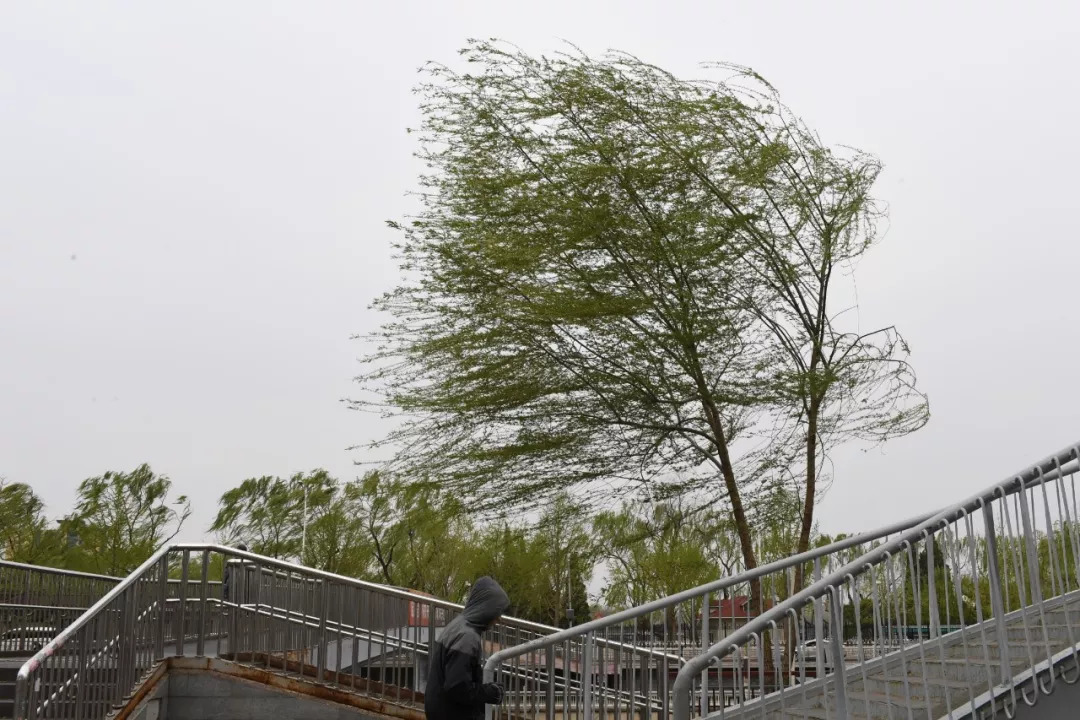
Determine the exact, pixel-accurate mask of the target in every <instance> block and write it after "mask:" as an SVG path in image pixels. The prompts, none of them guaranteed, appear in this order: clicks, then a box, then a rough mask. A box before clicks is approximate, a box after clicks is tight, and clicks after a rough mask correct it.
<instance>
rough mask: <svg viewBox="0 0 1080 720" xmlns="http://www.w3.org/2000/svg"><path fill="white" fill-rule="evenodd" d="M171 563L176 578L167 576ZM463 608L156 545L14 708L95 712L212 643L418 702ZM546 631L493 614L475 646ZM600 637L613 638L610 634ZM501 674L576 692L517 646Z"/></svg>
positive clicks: (45, 653) (68, 637) (48, 651)
mask: <svg viewBox="0 0 1080 720" xmlns="http://www.w3.org/2000/svg"><path fill="white" fill-rule="evenodd" d="M213 555H220V556H223V558H222V559H223V561H224V564H225V565H226V566H227V567H230V568H231V569H232V573H231V577H230V582H229V590H228V593H227V595H228V598H227V599H226V598H225V597H224V593H223V592H222V591H221V590H220V589H218V588H217V587H216V586H215V584H214V583H211V582H210V581H209V580H208V578H207V568H209V567H210V565H211V563H210V560H211V556H213ZM195 561H197V562H195ZM170 570H173V571H174V572H178V573H179V575H180V578H179V579H178V580H175V581H170V580H168V576H169V574H170ZM462 609H463V608H462V606H460V605H458V604H455V603H449V602H445V601H442V600H438V599H436V598H432V597H427V596H423V595H419V594H416V593H412V592H409V591H405V590H400V589H397V588H389V587H385V586H381V585H376V584H372V583H366V582H363V581H359V580H355V579H352V578H346V577H342V576H338V575H334V574H332V573H327V572H321V571H317V570H312V569H310V568H305V567H301V566H298V565H294V564H292V563H288V562H284V561H280V560H274V559H270V558H265V557H261V556H258V555H254V554H251V553H245V552H239V551H236V550H233V549H231V548H226V547H220V546H216V545H177V546H173V547H169V548H163V549H162V550H160V551H158V552H157V553H155V555H154V556H153V557H151V558H150V559H149V560H147V561H146V563H144V564H143V565H142V566H141V567H140V568H138V569H137V570H136V571H135V572H134V573H133V574H132V575H131V576H129V577H128V578H126V579H124V580H123V581H122V582H120V583H118V584H116V585H115V586H114V587H113V588H112V589H111V590H109V592H108V593H106V594H105V595H104V596H103V597H102V598H100V599H99V600H98V601H97V602H96V603H94V604H93V606H91V607H90V608H89V609H88V610H87V611H85V612H84V613H83V614H82V615H81V616H80V617H79V618H77V619H76V620H74V622H71V623H70V624H68V625H67V626H66V627H65V628H64V629H63V630H62V631H61V632H60V633H59V634H58V635H57V636H56V637H55V638H53V639H52V640H50V641H49V642H48V644H47V645H46V646H45V647H44V648H43V649H42V650H40V651H39V652H37V653H36V654H35V655H34V657H33V658H32V659H31V660H29V661H28V662H27V663H26V664H25V665H24V666H23V667H22V669H21V670H20V672H19V675H18V678H17V683H16V702H15V717H16V718H21V719H26V720H29V719H31V718H34V719H36V718H57V717H64V718H76V719H77V720H87V719H97V718H103V717H105V716H106V715H108V714H109V713H110V712H112V711H113V709H114V708H115V707H117V706H119V705H122V704H123V703H124V702H125V698H126V697H127V696H128V694H129V693H131V692H132V691H133V689H134V688H136V687H137V685H138V684H139V682H140V681H141V679H142V678H143V677H144V676H145V675H146V674H147V673H148V672H149V671H150V670H151V669H152V668H153V667H154V666H155V665H156V664H157V663H158V662H159V661H160V660H161V659H162V658H166V657H170V656H208V655H217V656H220V657H223V658H226V659H229V660H232V661H235V662H238V663H242V664H247V665H253V666H256V667H260V668H265V669H268V670H271V671H274V672H278V673H285V674H289V675H295V676H297V677H303V678H307V679H311V680H313V681H315V682H320V683H331V684H337V685H339V686H341V687H344V688H347V689H349V690H352V691H354V692H359V693H364V694H369V695H372V696H378V697H379V698H380V699H383V700H391V701H394V700H397V701H401V702H415V701H417V700H418V699H419V696H418V695H417V693H416V690H417V689H418V688H422V687H423V684H424V681H425V675H426V670H427V658H428V657H429V653H430V650H431V647H432V646H433V644H434V642H435V637H436V633H437V632H438V629H439V628H440V627H443V626H445V625H446V624H447V623H448V622H450V620H452V619H453V618H454V617H455V616H456V615H457V614H459V613H460V612H461V611H462ZM555 631H556V628H552V627H548V626H545V625H540V624H537V623H532V622H528V621H523V620H517V619H512V618H504V619H502V620H501V621H500V622H499V623H497V624H496V626H495V627H494V628H493V629H492V631H491V632H490V633H488V634H487V636H486V638H485V645H486V651H487V652H489V653H490V652H497V651H498V650H500V649H501V648H503V647H506V646H510V645H517V644H522V643H527V642H529V641H531V640H534V639H536V638H537V637H540V636H543V635H546V634H549V633H552V632H555ZM602 645H603V647H604V648H605V649H606V650H608V651H611V652H617V651H619V650H621V649H623V646H622V645H620V644H619V643H616V642H604V643H602ZM650 654H651V655H653V656H655V655H657V654H658V653H656V652H651V653H650ZM580 655H581V650H580V648H579V647H578V646H577V645H574V644H571V645H570V646H569V655H568V656H567V657H566V658H563V657H559V658H558V661H557V664H558V665H559V669H561V668H562V666H563V665H567V666H573V663H574V662H575V661H576V658H578V657H579V656H580ZM502 672H503V674H504V676H505V677H506V678H507V679H508V681H511V682H513V683H516V685H517V687H518V690H517V691H516V692H518V693H521V692H522V690H521V688H528V687H532V686H533V685H535V684H537V683H547V684H549V685H551V686H552V687H553V688H555V689H556V690H557V691H558V692H560V693H563V692H571V693H580V687H579V685H578V683H577V682H576V681H575V679H574V678H573V677H572V676H571V674H570V673H568V674H567V675H566V677H565V678H564V677H558V672H551V668H550V667H548V666H538V665H536V664H534V663H530V662H529V661H528V659H527V658H523V657H521V656H517V657H516V658H515V660H514V662H511V663H508V665H507V666H506V667H505V668H502ZM513 692H514V691H512V692H511V694H510V695H509V697H514V695H513Z"/></svg>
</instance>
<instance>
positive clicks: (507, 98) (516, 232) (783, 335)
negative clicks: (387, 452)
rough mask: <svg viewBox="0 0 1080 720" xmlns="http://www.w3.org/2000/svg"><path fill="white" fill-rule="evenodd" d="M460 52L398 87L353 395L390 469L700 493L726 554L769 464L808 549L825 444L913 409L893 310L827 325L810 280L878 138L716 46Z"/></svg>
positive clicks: (866, 180)
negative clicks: (387, 200)
mask: <svg viewBox="0 0 1080 720" xmlns="http://www.w3.org/2000/svg"><path fill="white" fill-rule="evenodd" d="M462 56H463V58H462V59H463V60H464V61H465V62H464V67H465V71H455V70H451V69H450V68H447V67H444V66H437V65H433V66H429V67H428V68H427V69H426V79H425V81H424V82H423V83H422V84H421V85H420V87H419V88H418V92H419V95H420V97H421V98H422V105H421V108H422V111H423V116H424V122H423V125H422V126H421V127H420V128H419V129H418V130H417V131H416V132H417V135H418V137H419V139H420V147H421V150H420V157H421V158H422V159H423V161H424V162H425V164H426V167H427V171H426V172H425V174H424V175H423V176H422V177H421V179H420V186H421V189H420V192H419V193H418V197H419V200H420V210H419V212H418V213H417V214H416V216H415V217H412V218H409V219H408V220H407V221H405V222H401V223H392V226H393V227H394V228H396V229H398V230H399V231H400V236H399V237H400V241H399V242H398V244H397V250H398V252H399V257H400V260H401V267H402V271H403V278H404V279H403V281H402V284H401V285H400V286H399V287H398V288H397V289H396V290H394V291H392V292H390V293H388V294H386V295H385V296H383V297H381V298H380V299H379V300H377V301H376V303H375V306H376V308H378V309H380V310H383V311H385V312H386V313H388V314H389V316H390V318H391V319H390V320H389V321H388V322H387V324H386V325H384V327H383V329H382V331H381V332H380V333H378V334H377V337H376V338H375V341H376V342H377V344H378V349H377V350H376V351H375V352H373V353H372V354H371V355H370V356H369V357H368V358H366V361H367V362H368V369H367V370H366V371H365V373H364V374H363V375H362V376H361V377H360V382H361V384H362V385H363V388H364V395H363V396H362V397H360V398H359V399H357V400H355V401H353V406H354V407H356V408H358V409H372V408H380V409H381V410H382V411H383V412H385V413H386V414H387V415H388V416H391V417H393V418H394V419H395V423H394V425H393V427H394V428H395V429H394V430H393V431H392V432H391V433H389V434H388V436H387V437H385V438H382V439H381V440H380V442H379V443H376V445H382V446H384V447H390V448H393V449H394V452H395V455H394V458H393V460H392V461H391V462H390V463H389V467H388V471H390V472H393V473H398V474H403V475H404V476H406V477H410V476H411V477H424V478H427V479H428V480H434V481H438V482H440V483H442V484H443V485H444V486H445V487H446V488H448V489H450V490H451V491H453V492H455V493H458V494H459V495H460V496H461V497H463V498H465V499H466V501H467V502H469V503H471V504H472V505H473V507H475V508H477V509H499V510H502V511H511V510H513V509H516V508H521V507H531V506H535V505H536V504H538V503H542V502H543V501H544V500H545V499H549V498H552V497H555V496H556V495H557V494H558V493H560V492H562V491H564V490H566V489H568V488H573V489H574V491H575V493H576V494H577V495H578V496H579V497H582V498H584V499H586V500H587V501H588V500H591V501H596V502H597V503H603V504H610V503H612V502H614V501H615V499H616V497H617V496H618V495H620V494H625V493H631V492H634V493H637V492H640V491H641V489H642V485H645V486H648V487H647V488H646V490H647V492H648V494H649V496H651V497H652V498H654V499H658V498H659V499H663V498H668V497H672V496H679V495H683V494H686V493H695V494H698V495H703V496H705V497H707V498H709V499H715V500H722V501H723V502H725V503H726V505H727V506H728V507H730V511H731V514H732V520H733V521H734V525H735V528H736V531H737V534H738V537H739V543H740V545H741V551H742V555H743V559H744V562H745V566H746V567H754V566H756V565H757V559H756V557H755V554H754V542H753V540H752V526H753V524H754V517H752V512H751V510H750V508H751V507H752V506H753V503H751V502H750V500H751V498H752V497H753V496H754V494H755V493H756V492H757V491H758V490H760V489H762V488H764V487H769V486H773V485H775V484H776V483H784V484H785V485H787V486H789V487H790V486H792V485H794V486H796V487H798V488H799V489H800V493H801V495H800V497H801V498H802V500H803V506H804V513H803V518H802V528H801V533H800V534H799V542H798V547H796V548H792V549H793V550H800V549H805V548H806V546H807V544H808V542H809V537H810V530H811V527H812V522H813V508H814V503H815V500H816V492H817V490H816V488H817V484H818V478H819V474H820V468H821V467H822V463H823V458H824V456H825V453H826V452H827V451H828V449H829V448H830V447H832V446H833V445H835V444H836V443H837V442H840V441H843V440H845V439H848V438H852V437H858V438H865V439H870V440H875V441H877V440H884V439H887V438H889V437H893V436H896V435H900V434H904V433H907V432H910V431H912V430H914V429H917V428H918V427H920V426H921V425H922V424H923V423H925V421H926V418H927V405H926V402H925V398H924V397H923V396H922V395H921V394H920V393H918V392H917V391H916V389H915V385H914V375H913V373H912V371H911V369H910V367H909V366H908V364H907V362H906V347H905V346H904V345H903V342H902V340H901V339H900V337H899V335H897V333H896V332H895V331H894V330H893V329H891V328H884V329H881V330H876V331H874V332H869V333H857V332H854V333H853V332H850V331H848V330H846V329H845V328H842V327H839V324H840V321H841V320H844V319H845V317H850V315H848V316H843V315H842V313H841V311H843V310H848V309H849V307H848V306H847V305H846V304H845V305H843V306H842V307H834V305H837V303H836V302H835V301H834V300H832V297H831V296H830V290H831V286H832V285H833V284H834V280H833V278H834V276H835V275H836V274H838V273H836V271H837V269H843V268H847V267H849V266H850V265H851V264H852V263H853V261H855V260H857V259H858V257H859V256H860V255H861V254H862V253H863V252H865V251H866V250H867V249H868V248H869V247H870V245H871V244H872V243H873V241H874V240H875V238H876V234H875V227H876V225H875V223H876V221H877V220H878V218H879V216H880V209H879V207H878V205H877V204H876V203H875V202H874V200H873V199H872V198H871V197H870V195H869V191H870V187H871V185H872V184H873V183H874V181H875V179H876V177H877V175H878V172H879V169H880V166H879V164H878V163H877V161H876V160H874V159H873V158H871V157H868V156H866V155H863V154H860V153H850V152H849V153H843V154H841V153H837V152H833V151H832V150H830V149H828V148H826V147H824V146H823V145H821V144H820V142H819V141H818V140H817V138H816V136H815V135H813V134H812V133H811V132H809V131H808V130H806V129H805V128H804V127H803V125H802V124H801V123H799V122H798V121H797V120H795V119H794V118H793V117H792V116H791V115H790V114H789V113H788V112H787V111H786V109H785V108H784V107H783V106H782V105H781V104H780V103H779V102H778V100H777V98H776V97H775V93H774V92H773V91H772V89H771V88H770V87H769V86H768V85H767V84H766V83H765V82H764V81H762V80H761V79H760V78H758V77H757V76H755V75H753V74H752V73H750V72H748V71H745V70H742V69H739V68H735V67H731V66H718V67H717V68H714V71H715V72H721V73H722V74H724V75H725V76H726V79H725V80H723V81H708V82H705V81H693V82H691V81H685V80H680V79H678V78H676V77H674V76H673V75H671V74H669V73H667V72H664V71H663V70H660V69H658V68H656V67H653V66H651V65H648V64H646V63H644V62H641V61H639V60H637V59H635V58H633V57H630V56H626V55H621V54H613V55H609V56H607V57H605V58H603V59H600V60H596V59H592V58H589V57H586V56H584V55H581V54H569V55H559V56H556V57H554V58H534V57H531V56H528V55H526V54H524V53H522V52H520V51H517V50H515V49H511V48H507V47H505V46H502V45H499V44H493V43H486V42H475V43H471V44H470V45H469V46H468V47H467V48H466V49H465V50H463V51H462Z"/></svg>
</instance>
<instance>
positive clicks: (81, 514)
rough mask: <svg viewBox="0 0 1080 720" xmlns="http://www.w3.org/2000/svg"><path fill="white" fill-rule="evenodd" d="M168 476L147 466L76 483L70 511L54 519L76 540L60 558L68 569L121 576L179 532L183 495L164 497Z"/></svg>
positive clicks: (186, 510) (183, 513) (185, 508)
mask: <svg viewBox="0 0 1080 720" xmlns="http://www.w3.org/2000/svg"><path fill="white" fill-rule="evenodd" d="M171 489H172V481H171V480H169V478H167V477H166V476H164V475H157V474H155V473H154V472H153V470H151V469H150V466H149V465H145V464H144V465H140V466H139V467H137V468H136V469H134V470H132V471H131V472H116V471H110V472H107V473H105V474H104V475H101V476H98V477H92V478H87V479H86V480H84V481H83V482H82V484H80V485H79V490H78V500H77V502H76V505H75V510H74V512H73V513H72V514H71V515H69V516H67V517H66V518H65V519H64V520H63V521H62V522H61V524H60V527H61V531H62V533H63V534H64V535H65V536H71V537H73V538H77V539H78V543H77V544H76V545H75V546H74V547H69V548H66V549H65V551H64V560H63V563H64V565H65V567H68V568H70V569H74V570H84V571H88V572H94V573H100V574H104V575H113V576H124V575H127V574H128V573H130V572H131V571H132V570H134V569H135V568H137V567H138V566H139V565H141V564H142V563H143V562H144V561H145V560H146V559H147V558H149V557H150V556H151V555H152V554H153V553H154V551H155V550H157V548H158V547H160V546H161V545H162V544H164V543H166V542H168V541H169V540H171V539H172V538H173V537H175V536H176V533H178V532H179V531H180V528H181V527H182V526H183V524H184V521H185V520H187V518H188V516H189V515H190V514H191V508H190V505H189V503H188V500H187V498H186V497H185V496H183V495H180V496H177V497H176V498H172V499H171V498H170V491H171Z"/></svg>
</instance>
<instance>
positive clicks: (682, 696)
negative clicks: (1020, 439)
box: [672, 444, 1080, 720]
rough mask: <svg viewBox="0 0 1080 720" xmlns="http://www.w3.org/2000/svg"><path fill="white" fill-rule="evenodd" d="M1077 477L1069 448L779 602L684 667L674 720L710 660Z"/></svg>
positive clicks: (681, 717)
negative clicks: (999, 506)
mask: <svg viewBox="0 0 1080 720" xmlns="http://www.w3.org/2000/svg"><path fill="white" fill-rule="evenodd" d="M1077 472H1080V444H1077V445H1071V446H1069V447H1068V448H1066V449H1065V450H1062V451H1060V452H1058V453H1055V454H1054V455H1051V456H1049V457H1048V458H1046V459H1045V460H1042V461H1041V462H1039V463H1036V464H1035V465H1032V466H1029V467H1028V468H1027V469H1025V470H1022V471H1020V472H1019V473H1016V474H1014V475H1011V476H1010V477H1009V478H1007V479H1006V480H1004V481H1002V482H999V483H996V484H994V485H993V486H991V487H990V488H989V489H987V490H984V491H982V492H980V493H977V494H975V495H972V496H971V497H969V498H968V499H966V500H963V501H961V502H959V503H955V504H953V505H950V506H948V507H946V508H944V509H943V510H940V511H938V512H937V513H934V514H933V515H931V516H930V517H928V518H926V519H925V520H924V521H922V522H920V523H918V524H916V525H915V526H913V527H911V528H909V529H906V530H904V531H902V534H901V535H900V536H899V537H897V538H894V539H893V540H891V541H889V542H887V543H885V544H883V545H879V546H878V547H876V548H873V549H872V550H870V551H869V552H867V553H865V554H864V555H862V556H861V557H859V558H857V559H855V560H853V561H852V562H850V563H848V564H846V565H844V566H843V567H841V568H839V569H838V570H836V571H834V572H833V573H831V574H830V575H828V576H826V577H823V578H821V579H820V580H818V581H817V582H815V583H812V584H811V585H809V586H807V587H806V588H804V589H802V590H801V591H799V592H797V593H795V594H794V595H792V596H791V597H789V598H787V599H786V600H784V601H783V602H781V603H778V604H777V605H775V606H774V607H772V608H770V609H769V610H766V611H765V612H764V613H762V614H760V615H758V616H757V617H756V618H754V619H753V620H751V621H749V622H747V623H746V624H745V625H743V626H742V627H741V628H739V629H738V630H736V631H734V632H732V633H731V634H729V635H728V636H727V637H725V638H724V639H723V640H720V641H719V642H717V643H715V644H714V645H712V646H711V647H709V648H708V649H707V650H706V651H705V652H703V653H701V654H700V655H697V656H695V657H693V658H691V659H690V660H689V661H687V663H686V664H685V665H683V667H682V668H681V669H680V670H679V672H678V674H677V675H676V676H675V682H674V684H673V685H672V692H673V695H674V705H675V707H674V711H675V713H674V720H689V718H690V692H689V691H690V689H691V687H692V685H693V679H694V676H695V675H698V674H700V673H701V672H702V671H704V670H706V669H707V668H708V667H709V665H710V664H712V662H713V660H714V659H719V658H722V657H724V656H725V655H727V654H730V653H732V652H735V651H736V650H737V649H738V648H739V647H740V646H741V645H743V644H746V643H747V642H749V641H750V640H751V639H752V638H754V637H761V635H762V634H763V633H765V632H767V631H769V630H770V629H774V628H776V627H778V625H779V622H780V621H781V620H783V619H784V617H785V616H786V615H789V614H791V613H794V612H797V611H798V609H799V608H801V607H802V606H803V605H804V604H805V603H806V602H807V601H808V600H812V599H813V598H815V597H818V596H822V595H824V594H825V593H827V592H830V591H832V590H833V589H834V588H835V587H836V586H837V585H839V584H841V583H843V582H844V581H845V580H846V579H847V578H848V577H849V576H857V575H861V574H862V573H863V572H865V570H866V569H868V568H870V567H872V566H873V565H875V564H879V563H881V562H883V561H884V560H885V559H886V558H887V557H891V556H892V555H893V554H895V553H897V552H898V551H902V550H904V548H905V547H907V546H910V545H911V544H912V543H913V542H917V541H918V540H920V539H922V538H923V537H924V536H926V535H928V534H929V533H930V532H931V530H932V529H934V528H935V527H937V526H945V525H947V524H948V523H950V522H953V521H956V520H959V519H962V518H963V517H964V515H966V514H970V513H971V512H973V511H975V510H978V509H980V508H982V507H983V506H984V505H985V504H986V503H988V502H990V501H992V500H994V499H995V498H997V497H998V496H999V495H1001V496H1003V497H1004V496H1008V495H1013V494H1015V493H1018V492H1021V491H1023V490H1027V489H1028V488H1029V487H1034V486H1035V485H1036V484H1038V483H1040V482H1044V481H1046V480H1050V479H1055V478H1057V477H1065V476H1068V475H1072V474H1075V473H1077Z"/></svg>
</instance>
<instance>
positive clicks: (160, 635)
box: [154, 554, 169, 660]
mask: <svg viewBox="0 0 1080 720" xmlns="http://www.w3.org/2000/svg"><path fill="white" fill-rule="evenodd" d="M159 564H160V566H161V567H160V568H159V570H158V571H159V573H160V575H159V581H158V583H159V585H160V586H161V587H159V588H158V621H157V634H156V637H155V638H154V657H155V658H156V659H157V660H164V659H165V613H166V611H167V610H168V608H169V556H168V554H165V555H162V556H161V562H160V563H159Z"/></svg>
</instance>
